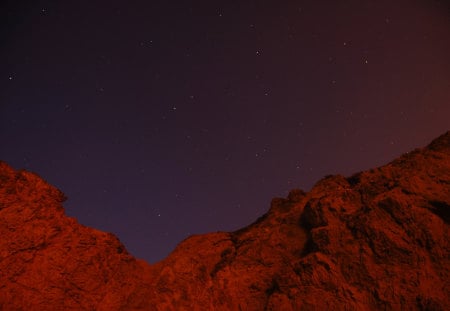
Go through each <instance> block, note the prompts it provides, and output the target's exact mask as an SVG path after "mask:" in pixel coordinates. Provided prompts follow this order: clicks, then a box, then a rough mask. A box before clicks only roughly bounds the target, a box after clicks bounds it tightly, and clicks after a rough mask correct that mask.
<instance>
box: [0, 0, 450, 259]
mask: <svg viewBox="0 0 450 311" xmlns="http://www.w3.org/2000/svg"><path fill="white" fill-rule="evenodd" d="M1 3H2V4H1V5H0V25H1V29H0V44H1V45H0V56H1V58H0V142H1V145H0V159H1V160H3V161H6V162H7V163H9V164H10V165H12V166H13V167H14V168H16V169H20V168H24V169H27V170H31V171H33V172H36V173H38V174H39V175H40V176H42V177H43V178H44V179H46V180H47V181H48V182H49V183H51V184H53V185H55V186H56V187H58V188H59V189H61V190H62V191H63V192H64V193H65V194H66V196H67V197H68V201H66V202H65V203H64V206H65V208H66V212H67V214H68V215H70V216H73V217H76V218H77V219H78V221H79V222H80V223H82V224H85V225H88V226H92V227H95V228H97V229H100V230H104V231H109V232H113V233H114V234H116V235H117V236H118V237H119V238H120V240H121V241H122V242H123V243H124V244H125V246H126V247H127V249H128V250H129V251H130V252H131V253H132V254H133V255H135V256H137V257H139V258H143V259H146V260H147V261H149V262H155V261H158V260H160V259H162V258H164V257H165V256H167V255H168V253H169V252H170V251H171V250H173V248H174V247H175V246H176V244H177V243H179V242H180V241H181V240H183V239H184V238H186V237H187V236H189V235H191V234H198V233H206V232H212V231H219V230H226V231H231V230H235V229H238V228H240V227H242V226H245V225H247V224H249V223H251V222H253V221H254V220H255V219H256V218H258V217H259V216H261V215H262V214H263V213H265V212H266V211H267V210H268V208H269V204H270V200H271V198H273V197H277V196H278V197H280V196H281V197H284V196H286V195H287V193H288V191H289V190H290V189H293V188H302V189H304V190H309V189H310V188H311V187H312V186H313V184H314V183H315V182H316V181H317V180H318V179H320V178H322V177H323V176H325V175H327V174H337V173H340V174H343V175H350V174H352V173H355V172H358V171H361V170H365V169H368V168H371V167H376V166H379V165H382V164H385V163H387V162H389V161H390V160H392V159H393V158H395V157H397V156H398V155H400V154H402V153H404V152H406V151H410V150H412V149H413V148H416V147H421V146H423V145H425V144H427V143H428V142H429V141H430V140H431V139H433V138H435V137H437V136H438V135H440V134H442V133H444V132H445V131H447V130H449V129H450V13H449V5H448V4H447V3H446V2H444V1H443V2H439V1H433V0H427V1H425V0H423V1H412V0H411V1H403V0H399V1H391V0H389V1H388V0H373V1H368V0H365V1H362V0H348V1H220V2H219V1H130V2H126V1H59V2H58V3H56V1H28V3H27V1H2V2H1ZM20 3H22V4H20Z"/></svg>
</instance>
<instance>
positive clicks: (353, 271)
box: [0, 133, 450, 310]
mask: <svg viewBox="0 0 450 311" xmlns="http://www.w3.org/2000/svg"><path fill="white" fill-rule="evenodd" d="M63 201H64V195H63V194H62V193H61V192H60V191H59V190H57V189H56V188H54V187H52V186H51V185H49V184H47V183H46V182H45V181H43V180H42V179H41V178H39V177H38V176H37V175H35V174H32V173H29V172H25V171H15V170H13V169H12V168H10V167H9V166H8V165H7V164H5V163H3V162H0V236H1V239H0V310H400V309H404V310H450V298H449V297H450V281H449V276H450V241H449V221H450V133H446V134H444V135H443V136H441V137H439V138H438V139H436V140H435V141H433V142H432V143H431V144H430V145H429V146H428V147H426V148H423V149H417V150H415V151H412V152H410V153H407V154H405V155H403V156H402V157H400V158H399V159H397V160H395V161H393V162H392V163H390V164H388V165H386V166H383V167H381V168H377V169H373V170H370V171H367V172H362V173H358V174H355V175H353V176H351V177H348V178H345V177H343V176H328V177H326V178H324V179H322V180H320V181H319V182H318V183H317V184H316V185H315V186H314V187H313V189H312V190H311V191H310V192H309V193H305V192H303V191H301V190H293V191H292V192H291V193H290V194H289V196H288V198H286V199H282V198H277V199H274V200H273V201H272V204H271V208H270V210H269V211H268V212H267V213H266V214H265V215H263V216H262V217H260V218H259V219H258V220H257V221H256V222H255V223H253V224H251V225H250V226H248V227H245V228H243V229H241V230H238V231H236V232H217V233H211V234H206V235H197V236H192V237H189V238H187V239H186V240H184V241H183V242H181V243H180V244H179V245H178V247H177V248H176V249H175V250H174V251H173V252H172V253H171V254H170V255H169V256H168V257H167V258H166V259H164V260H162V261H161V262H159V263H157V264H155V265H152V266H150V265H148V264H147V263H145V262H142V261H139V260H136V259H135V258H134V257H132V256H131V255H130V254H129V253H128V252H127V251H126V249H125V248H124V246H123V245H122V244H121V243H120V241H119V240H118V239H117V238H116V237H115V236H113V235H111V234H108V233H104V232H101V231H98V230H95V229H91V228H88V227H85V226H83V225H80V224H78V223H77V221H76V220H75V219H73V218H69V217H67V216H65V214H64V210H63V208H62V205H61V203H62V202H63Z"/></svg>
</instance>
